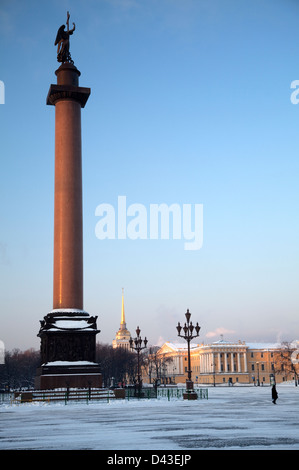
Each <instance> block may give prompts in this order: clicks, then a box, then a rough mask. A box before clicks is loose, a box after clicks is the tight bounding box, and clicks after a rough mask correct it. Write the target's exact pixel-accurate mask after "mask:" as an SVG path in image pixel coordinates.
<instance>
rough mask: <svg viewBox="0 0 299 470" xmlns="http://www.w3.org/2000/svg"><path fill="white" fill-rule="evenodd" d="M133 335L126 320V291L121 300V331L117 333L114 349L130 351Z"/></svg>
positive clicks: (113, 344)
mask: <svg viewBox="0 0 299 470" xmlns="http://www.w3.org/2000/svg"><path fill="white" fill-rule="evenodd" d="M130 338H131V333H130V332H129V330H127V325H126V320H125V306H124V290H122V300H121V320H120V327H119V330H118V331H117V332H116V336H115V339H114V340H113V341H112V347H113V348H124V349H127V350H130Z"/></svg>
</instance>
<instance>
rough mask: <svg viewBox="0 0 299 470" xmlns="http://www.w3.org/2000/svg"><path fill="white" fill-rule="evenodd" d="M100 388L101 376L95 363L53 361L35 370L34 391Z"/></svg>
mask: <svg viewBox="0 0 299 470" xmlns="http://www.w3.org/2000/svg"><path fill="white" fill-rule="evenodd" d="M90 387H91V388H102V374H101V373H100V367H99V365H98V364H96V363H89V362H87V361H74V362H67V361H55V362H52V363H48V364H43V365H42V366H41V367H40V368H39V369H37V374H36V377H35V389H36V390H53V389H57V388H90Z"/></svg>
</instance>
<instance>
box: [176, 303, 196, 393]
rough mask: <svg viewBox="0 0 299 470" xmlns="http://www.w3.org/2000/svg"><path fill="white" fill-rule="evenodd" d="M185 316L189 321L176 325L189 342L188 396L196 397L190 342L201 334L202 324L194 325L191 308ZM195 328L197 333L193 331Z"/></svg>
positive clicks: (179, 333) (179, 332) (179, 334)
mask: <svg viewBox="0 0 299 470" xmlns="http://www.w3.org/2000/svg"><path fill="white" fill-rule="evenodd" d="M185 317H186V320H187V322H185V324H184V326H183V327H182V326H181V325H180V322H178V326H177V327H176V329H177V331H178V336H180V337H181V338H184V339H185V340H186V341H187V344H188V370H187V373H188V379H187V380H186V392H187V393H186V398H192V399H196V398H197V394H196V393H195V392H194V390H193V382H192V379H191V357H190V342H191V340H192V339H193V338H197V336H199V330H200V326H199V325H198V323H196V326H194V325H192V321H190V317H191V313H190V312H189V309H187V312H186V313H185ZM181 330H183V331H184V335H181ZM194 330H195V332H196V334H194V333H193V331H194ZM184 398H185V397H184Z"/></svg>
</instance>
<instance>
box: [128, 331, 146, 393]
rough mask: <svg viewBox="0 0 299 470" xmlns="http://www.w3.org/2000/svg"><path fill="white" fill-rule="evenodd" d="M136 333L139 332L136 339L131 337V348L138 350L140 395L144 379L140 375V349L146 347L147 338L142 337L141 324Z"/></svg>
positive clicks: (138, 385)
mask: <svg viewBox="0 0 299 470" xmlns="http://www.w3.org/2000/svg"><path fill="white" fill-rule="evenodd" d="M136 334H137V336H136V338H134V339H133V338H132V337H131V338H130V348H131V349H133V350H134V351H136V352H137V387H138V393H139V395H140V392H141V387H142V380H141V376H140V357H139V356H140V351H141V350H142V349H146V345H147V339H146V337H145V338H144V340H142V339H141V337H140V328H139V326H137V329H136ZM142 341H143V344H144V346H142Z"/></svg>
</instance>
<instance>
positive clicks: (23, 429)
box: [0, 385, 299, 451]
mask: <svg viewBox="0 0 299 470" xmlns="http://www.w3.org/2000/svg"><path fill="white" fill-rule="evenodd" d="M208 390H209V399H208V400H207V399H201V400H197V401H186V400H182V399H176V398H172V399H170V400H168V399H167V398H160V399H150V400H134V399H130V400H110V401H109V403H108V402H107V401H105V402H104V401H103V402H89V403H87V402H86V401H83V402H81V403H70V402H69V403H67V404H64V402H60V403H56V404H51V403H49V404H48V403H43V404H41V403H37V404H34V403H31V404H30V403H29V404H10V403H2V404H0V424H1V429H0V449H1V450H4V449H6V450H10V449H18V450H22V449H24V450H25V449H26V450H28V449H32V450H106V451H107V450H126V451H127V450H130V449H131V450H135V451H136V450H160V451H167V450H169V451H171V450H177V451H185V450H190V451H192V450H197V449H205V450H236V449H238V450H245V449H246V450H298V449H299V420H298V416H299V387H295V386H294V385H280V386H279V385H278V386H277V390H278V394H279V398H278V401H277V404H276V405H274V404H272V401H271V388H270V387H269V386H267V387H266V386H264V387H210V388H209V389H208Z"/></svg>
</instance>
